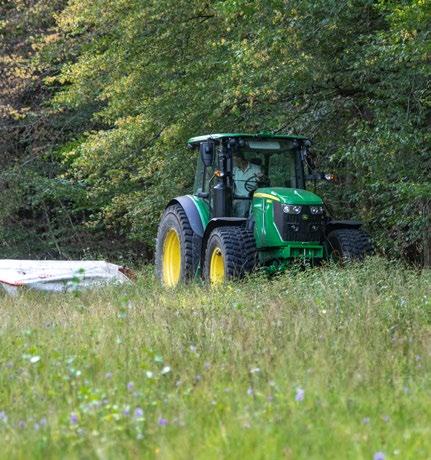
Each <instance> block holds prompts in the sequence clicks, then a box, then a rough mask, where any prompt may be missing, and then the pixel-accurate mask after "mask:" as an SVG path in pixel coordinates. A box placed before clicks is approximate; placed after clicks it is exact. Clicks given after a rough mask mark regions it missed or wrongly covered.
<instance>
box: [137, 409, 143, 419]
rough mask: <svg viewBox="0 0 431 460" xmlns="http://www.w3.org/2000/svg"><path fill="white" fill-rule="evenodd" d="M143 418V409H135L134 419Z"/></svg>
mask: <svg viewBox="0 0 431 460" xmlns="http://www.w3.org/2000/svg"><path fill="white" fill-rule="evenodd" d="M143 416H144V409H142V407H137V408H136V409H135V417H136V418H142V417H143Z"/></svg>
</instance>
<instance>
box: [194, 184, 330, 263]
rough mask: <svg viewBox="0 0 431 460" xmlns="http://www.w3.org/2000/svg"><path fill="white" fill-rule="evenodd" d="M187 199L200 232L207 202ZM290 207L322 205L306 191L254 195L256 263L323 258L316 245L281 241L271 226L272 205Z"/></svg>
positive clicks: (279, 189) (204, 223)
mask: <svg viewBox="0 0 431 460" xmlns="http://www.w3.org/2000/svg"><path fill="white" fill-rule="evenodd" d="M187 196H188V197H190V198H191V199H192V200H193V202H194V204H195V206H196V209H197V211H198V213H199V216H200V218H201V222H202V226H203V228H206V226H207V225H208V222H209V221H210V219H211V216H210V209H209V205H208V201H207V200H205V199H203V198H199V197H197V196H195V195H187ZM275 202H279V203H282V204H294V205H322V204H323V202H322V199H321V198H320V197H319V196H317V195H316V194H314V193H312V192H309V191H307V190H301V189H294V188H282V187H265V188H259V189H257V190H256V191H255V193H254V197H253V200H252V207H251V213H252V215H253V216H254V219H255V222H256V223H255V226H254V236H255V238H256V247H257V249H258V252H259V262H260V263H267V262H270V261H271V260H280V259H289V260H292V259H297V258H302V259H315V258H322V257H324V253H323V246H322V245H321V244H319V242H317V241H316V242H298V241H291V242H289V241H283V239H282V238H281V235H280V233H279V231H278V229H277V227H276V225H275V222H274V203H275Z"/></svg>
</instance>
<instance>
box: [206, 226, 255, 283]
mask: <svg viewBox="0 0 431 460" xmlns="http://www.w3.org/2000/svg"><path fill="white" fill-rule="evenodd" d="M255 265H256V243H255V241H254V237H253V233H252V232H248V231H247V230H246V229H245V228H243V227H237V226H229V227H218V228H216V229H214V230H213V231H212V232H211V235H210V236H209V238H208V244H207V248H206V251H205V261H204V271H203V273H204V278H205V279H206V280H207V281H209V282H210V283H211V284H220V283H223V282H224V281H228V280H232V279H236V278H242V277H243V276H244V275H245V274H247V273H249V272H250V271H251V270H252V269H253V268H254V267H255Z"/></svg>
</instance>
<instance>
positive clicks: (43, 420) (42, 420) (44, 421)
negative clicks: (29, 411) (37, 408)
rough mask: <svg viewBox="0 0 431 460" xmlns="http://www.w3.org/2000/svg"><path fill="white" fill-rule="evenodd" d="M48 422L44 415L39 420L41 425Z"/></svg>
mask: <svg viewBox="0 0 431 460" xmlns="http://www.w3.org/2000/svg"><path fill="white" fill-rule="evenodd" d="M47 423H48V421H47V420H46V417H42V418H41V419H40V420H39V425H40V426H46V425H47Z"/></svg>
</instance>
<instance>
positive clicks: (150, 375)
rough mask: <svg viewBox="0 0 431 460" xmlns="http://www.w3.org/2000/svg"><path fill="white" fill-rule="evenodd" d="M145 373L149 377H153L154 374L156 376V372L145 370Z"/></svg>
mask: <svg viewBox="0 0 431 460" xmlns="http://www.w3.org/2000/svg"><path fill="white" fill-rule="evenodd" d="M145 375H146V376H147V378H149V379H152V378H153V376H154V372H151V371H147V372H145Z"/></svg>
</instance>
